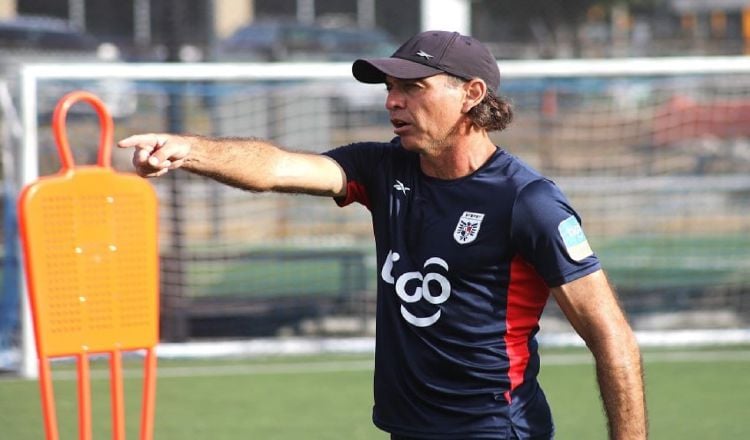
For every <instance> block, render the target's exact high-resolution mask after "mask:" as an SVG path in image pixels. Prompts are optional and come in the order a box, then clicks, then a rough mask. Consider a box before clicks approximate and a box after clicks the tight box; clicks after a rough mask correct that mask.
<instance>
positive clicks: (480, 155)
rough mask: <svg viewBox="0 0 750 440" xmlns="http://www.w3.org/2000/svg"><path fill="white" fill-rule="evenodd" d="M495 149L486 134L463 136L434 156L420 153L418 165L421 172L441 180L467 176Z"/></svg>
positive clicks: (487, 158) (486, 159)
mask: <svg viewBox="0 0 750 440" xmlns="http://www.w3.org/2000/svg"><path fill="white" fill-rule="evenodd" d="M496 150H497V147H496V146H495V144H494V143H493V142H492V140H490V138H489V135H488V134H487V132H485V131H482V132H479V133H474V134H472V135H471V136H463V137H461V138H460V139H457V140H456V141H454V142H453V144H452V145H450V146H446V147H444V148H441V149H440V151H437V152H436V154H427V153H422V154H421V155H420V160H419V164H420V166H421V168H422V172H423V173H425V174H426V175H428V176H430V177H435V178H438V179H443V180H453V179H459V178H461V177H465V176H468V175H469V174H471V173H473V172H475V171H476V170H478V169H479V168H480V167H481V166H482V165H484V164H485V163H486V162H487V161H488V160H489V158H490V157H492V155H493V154H494V153H495V151H496Z"/></svg>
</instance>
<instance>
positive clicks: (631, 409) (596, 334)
mask: <svg viewBox="0 0 750 440" xmlns="http://www.w3.org/2000/svg"><path fill="white" fill-rule="evenodd" d="M552 294H553V296H554V297H555V300H556V301H557V303H558V304H559V305H560V308H561V309H562V311H563V313H565V316H566V317H567V318H568V320H569V321H570V323H571V324H572V325H573V328H575V330H576V332H578V334H579V335H580V336H581V337H582V338H583V340H584V341H585V342H586V345H587V346H588V347H589V350H591V353H592V354H593V356H594V359H595V361H596V375H597V380H598V382H599V391H600V393H601V396H602V401H603V402H604V409H605V411H606V413H607V419H608V422H609V425H608V426H609V433H610V438H611V439H613V440H625V439H645V438H647V437H648V421H647V416H646V400H645V391H644V385H643V368H642V363H641V354H640V350H639V348H638V344H637V343H636V340H635V336H634V335H633V331H632V329H631V328H630V325H629V324H628V322H627V320H626V319H625V315H624V313H623V311H622V309H621V308H620V305H619V303H618V302H617V297H616V294H615V292H614V290H613V289H612V287H610V285H609V282H608V281H607V277H606V275H605V274H604V272H603V271H601V270H599V271H597V272H594V273H592V274H590V275H587V276H584V277H582V278H579V279H577V280H575V281H572V282H570V283H567V284H564V285H562V286H560V287H555V288H553V289H552Z"/></svg>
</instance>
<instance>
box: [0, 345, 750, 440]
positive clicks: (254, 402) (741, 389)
mask: <svg viewBox="0 0 750 440" xmlns="http://www.w3.org/2000/svg"><path fill="white" fill-rule="evenodd" d="M545 359H546V360H547V362H545ZM645 359H646V362H645V365H646V369H645V370H646V373H645V376H646V383H647V394H648V406H649V415H650V421H651V424H650V426H651V436H652V438H658V439H683V440H685V439H707V438H715V439H739V438H750V423H749V422H748V421H747V409H748V408H750V393H748V392H747V391H748V390H750V374H748V371H750V347H735V348H729V349H717V348H713V349H710V350H691V351H688V352H685V351H682V350H681V351H680V352H674V351H670V350H658V351H655V350H654V349H649V350H646V351H645ZM98 364H99V362H96V363H95V365H94V370H93V371H94V375H95V376H94V377H95V379H94V381H93V394H94V419H95V427H94V437H95V438H108V437H110V431H109V404H108V391H107V387H108V385H107V381H106V376H104V375H103V374H102V373H104V372H103V371H99V370H100V369H101V368H103V366H102V367H99V366H98ZM371 365H372V359H371V358H370V357H367V356H361V355H360V356H345V355H338V356H326V357H323V356H316V357H309V356H306V357H293V358H268V359H242V360H239V359H238V360H215V359H214V360H202V361H199V360H193V361H185V360H179V361H177V360H163V361H161V362H160V365H159V380H158V386H157V410H156V423H155V425H156V426H155V439H157V440H171V439H212V440H222V439H238V438H257V439H268V440H286V439H301V438H304V439H309V440H316V439H320V440H322V439H332V440H335V439H351V440H357V439H360V440H366V439H386V438H387V435H386V434H384V433H382V432H380V431H378V430H377V429H376V428H374V427H373V426H372V423H371V421H370V411H371V404H372V403H371V399H372V397H371V390H372V372H371ZM138 367H139V365H138V362H137V361H136V362H135V364H133V363H132V362H128V363H127V364H126V384H125V388H126V406H127V418H128V438H137V424H138V415H139V414H138V411H139V406H140V403H139V402H138V397H137V396H138V395H139V393H140V379H139V378H138V377H136V376H137V375H138V374H137V371H138ZM54 371H55V375H56V380H55V390H56V394H57V400H58V417H59V419H60V426H61V434H62V435H61V438H63V439H66V438H70V439H72V438H77V430H76V429H77V428H76V416H75V407H76V403H75V387H74V381H73V380H71V377H72V376H73V371H72V368H71V366H70V365H55V366H54ZM540 380H541V382H542V386H543V387H544V389H545V391H546V393H547V396H548V399H549V401H550V403H551V405H552V409H553V414H554V417H555V421H556V424H557V437H556V438H558V439H562V440H565V439H576V440H586V439H591V440H595V439H596V440H600V439H603V438H606V434H605V432H606V431H605V430H606V428H605V422H604V417H603V415H602V410H601V404H600V402H599V398H598V394H597V388H596V385H595V380H594V376H593V365H592V364H591V362H590V357H589V356H588V355H587V353H586V352H584V351H578V350H565V351H557V350H549V349H548V350H545V351H543V353H542V373H541V375H540ZM0 432H2V436H1V437H2V438H3V439H12V440H36V439H40V438H43V430H42V424H41V409H40V406H39V397H38V386H37V383H36V382H35V381H26V380H19V379H13V378H5V379H0Z"/></svg>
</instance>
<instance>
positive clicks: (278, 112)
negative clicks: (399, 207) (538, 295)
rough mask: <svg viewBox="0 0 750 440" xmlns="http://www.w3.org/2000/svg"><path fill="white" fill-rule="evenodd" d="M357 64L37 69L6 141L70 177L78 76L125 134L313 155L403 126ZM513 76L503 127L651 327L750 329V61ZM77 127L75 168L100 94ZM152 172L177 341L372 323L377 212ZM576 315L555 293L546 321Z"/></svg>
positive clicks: (21, 90) (23, 160)
mask: <svg viewBox="0 0 750 440" xmlns="http://www.w3.org/2000/svg"><path fill="white" fill-rule="evenodd" d="M350 69H351V67H350V64H338V63H332V64H301V63H299V64H282V63H278V64H138V65H136V64H111V65H109V64H108V65H102V64H97V65H91V64H40V65H27V66H24V67H23V68H22V69H21V70H20V71H19V75H18V77H17V78H15V79H14V81H13V85H12V87H11V91H12V92H13V96H14V100H13V103H14V106H13V108H12V109H10V110H8V112H10V111H11V110H13V109H18V110H19V111H20V116H21V120H22V123H23V131H22V134H21V138H20V139H15V138H14V137H13V136H6V139H5V140H4V142H5V143H6V144H8V143H11V144H12V145H11V146H10V147H12V148H10V151H12V152H13V155H12V156H13V160H18V161H19V163H20V168H19V173H17V174H18V175H19V176H18V186H19V187H20V185H21V184H24V183H27V182H29V181H31V180H33V179H35V178H36V177H37V176H39V175H46V174H50V173H54V172H56V171H57V169H58V167H59V160H58V158H57V153H56V150H55V146H54V140H53V138H52V132H51V128H50V119H51V118H50V114H51V110H52V108H53V106H54V103H55V102H56V100H57V99H59V97H61V96H62V95H63V94H64V93H66V92H68V91H71V90H74V89H86V90H90V91H93V92H94V93H96V94H98V95H99V96H100V97H101V98H102V99H103V100H104V101H105V102H106V103H107V104H108V106H109V107H110V109H111V111H112V112H113V114H114V116H115V118H116V120H115V137H116V139H121V138H123V137H125V136H128V135H131V134H135V133H145V132H165V131H169V132H175V131H176V132H189V133H196V134H205V135H214V136H255V137H263V138H269V139H271V140H273V141H275V142H277V143H279V144H281V145H283V146H285V147H287V148H289V149H293V150H305V151H316V152H320V151H324V150H326V149H328V148H331V147H334V146H338V145H343V144H347V143H350V142H355V141H361V140H379V141H387V140H389V139H390V138H391V137H392V136H393V134H392V131H391V127H390V124H389V122H388V117H387V113H386V111H385V110H384V109H383V103H384V98H385V92H384V88H383V87H382V86H377V85H363V84H359V83H357V82H356V81H354V79H352V78H351V73H350V72H351V70H350ZM500 71H501V74H502V75H503V78H502V84H501V93H502V94H503V95H504V96H506V97H507V98H509V99H510V100H511V101H512V102H513V103H514V111H515V120H514V122H513V123H512V124H511V126H510V128H509V129H508V130H506V131H504V132H501V133H496V134H493V139H494V140H495V141H496V143H497V144H498V145H500V146H501V147H503V148H505V149H507V150H508V151H510V152H511V153H513V154H515V155H517V156H520V157H521V158H522V159H524V160H525V161H527V162H528V163H530V164H531V165H532V166H534V167H535V168H537V169H538V170H540V171H541V172H542V173H544V174H546V175H548V176H550V177H551V178H552V179H553V180H555V181H556V182H557V183H558V184H559V185H560V186H561V187H562V189H563V190H564V191H565V193H566V194H567V196H568V197H569V199H571V201H572V203H573V205H574V206H575V207H576V208H577V210H578V211H579V212H580V214H581V216H582V217H583V219H584V227H585V229H586V232H587V235H588V236H589V241H590V242H591V244H592V246H593V248H594V249H595V251H596V252H597V254H598V255H599V256H600V258H601V260H602V261H603V264H604V266H605V268H606V269H607V271H608V272H609V275H610V277H611V279H612V281H613V283H614V285H615V286H616V288H617V290H618V291H619V293H620V296H621V300H622V303H623V305H624V307H625V308H626V310H627V312H628V314H629V316H630V319H631V322H632V323H633V325H634V327H635V328H636V330H639V331H658V332H667V331H674V330H678V331H682V330H702V329H724V330H737V329H740V330H741V329H745V328H747V327H750V293H749V292H750V252H748V249H750V238H748V237H750V234H748V232H750V139H749V136H750V62H748V61H747V60H745V59H743V58H734V59H732V58H721V59H716V58H714V59H710V58H706V59H699V58H689V59H652V60H644V59H631V60H599V61H535V62H520V61H502V62H500ZM68 132H69V137H70V144H71V148H72V149H73V152H74V155H75V157H76V163H78V164H84V163H93V162H94V161H95V155H96V147H97V145H96V144H97V139H98V126H97V123H96V118H95V116H94V115H93V113H90V112H89V110H88V108H86V106H81V108H80V109H78V108H74V109H73V110H71V115H70V116H69V118H68ZM4 159H5V158H4ZM113 164H114V166H115V168H116V169H118V170H121V171H129V170H132V166H131V164H130V152H127V151H114V156H113ZM152 184H153V185H154V186H155V187H156V189H157V191H158V194H159V198H160V202H161V214H160V215H161V218H160V228H161V273H162V337H163V339H164V340H165V341H187V340H200V339H201V338H212V339H215V338H224V337H230V338H237V337H243V338H248V337H261V336H263V337H267V336H273V337H276V336H284V335H286V336H295V335H296V336H300V335H315V336H320V335H327V336H366V335H370V334H371V333H372V327H373V323H374V296H375V293H374V290H375V279H376V268H375V259H374V246H373V243H372V228H371V226H370V219H369V215H368V212H367V210H366V209H364V208H356V207H353V208H347V209H340V208H338V207H336V206H335V204H334V203H333V202H332V201H325V200H320V199H318V198H315V197H312V196H303V195H297V196H289V195H274V194H257V193H250V192H244V191H240V190H237V189H233V188H229V187H226V186H222V185H219V184H216V183H214V182H211V181H209V180H207V179H205V178H201V177H197V176H194V175H189V174H188V173H185V172H182V171H178V172H174V173H171V174H170V175H169V176H168V177H164V178H160V179H155V180H152ZM5 196H6V197H13V194H8V193H6V194H5ZM7 227H8V225H7V224H6V228H7ZM6 241H7V240H6ZM5 245H6V249H7V248H8V243H7V242H6V243H5ZM6 256H7V255H6ZM5 262H6V264H10V263H11V262H10V259H8V258H6V259H5ZM11 294H12V293H9V292H7V291H6V292H4V295H5V296H6V297H7V296H8V295H11ZM10 303H12V302H10ZM569 330H570V329H569V327H567V326H566V325H565V323H564V319H562V316H561V314H560V313H559V311H558V310H557V308H556V306H555V305H554V304H553V303H550V305H549V307H548V310H547V312H546V313H545V318H544V320H543V324H542V335H545V334H546V335H551V334H555V333H556V332H568V331H569ZM732 334H733V335H736V333H732ZM743 334H744V333H743ZM11 339H13V340H18V338H11ZM550 340H552V339H550Z"/></svg>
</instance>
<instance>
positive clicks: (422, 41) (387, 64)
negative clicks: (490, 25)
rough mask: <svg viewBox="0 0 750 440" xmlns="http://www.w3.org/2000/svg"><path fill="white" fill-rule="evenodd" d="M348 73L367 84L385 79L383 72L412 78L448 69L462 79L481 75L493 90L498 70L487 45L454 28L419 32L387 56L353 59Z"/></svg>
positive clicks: (498, 77)
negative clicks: (449, 30) (453, 29)
mask: <svg viewBox="0 0 750 440" xmlns="http://www.w3.org/2000/svg"><path fill="white" fill-rule="evenodd" d="M352 73H353V74H354V77H355V78H356V79H357V80H359V81H361V82H363V83H368V84H378V83H382V82H385V77H386V75H388V76H392V77H394V78H399V79H416V78H426V77H428V76H433V75H437V74H439V73H449V74H451V75H454V76H457V77H459V78H463V79H466V80H469V79H473V78H481V79H483V80H484V82H485V83H486V84H487V87H488V88H489V89H491V90H492V91H493V92H495V93H496V92H497V90H498V87H500V70H499V69H498V68H497V61H496V60H495V57H494V56H493V55H492V53H490V51H489V49H487V47H486V46H485V45H484V44H482V43H481V42H480V41H479V40H477V39H476V38H473V37H469V36H466V35H461V34H459V33H458V32H447V31H426V32H422V33H420V34H417V35H415V36H413V37H412V38H410V39H409V40H408V41H407V42H406V43H404V44H403V45H402V46H401V47H399V48H398V49H397V50H396V52H394V53H393V55H391V57H390V58H373V59H358V60H356V61H355V62H354V64H353V65H352Z"/></svg>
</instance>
